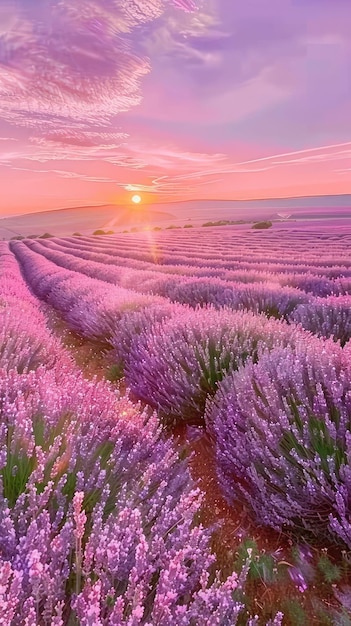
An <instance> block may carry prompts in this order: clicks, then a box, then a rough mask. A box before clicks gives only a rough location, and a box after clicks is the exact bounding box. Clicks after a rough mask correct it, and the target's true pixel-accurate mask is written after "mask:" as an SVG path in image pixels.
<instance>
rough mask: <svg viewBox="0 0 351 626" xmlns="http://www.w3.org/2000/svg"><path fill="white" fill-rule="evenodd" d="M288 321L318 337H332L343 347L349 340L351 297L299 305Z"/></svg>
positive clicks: (332, 298)
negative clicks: (299, 325)
mask: <svg viewBox="0 0 351 626" xmlns="http://www.w3.org/2000/svg"><path fill="white" fill-rule="evenodd" d="M290 319H291V320H292V321H293V322H296V323H298V324H301V325H302V326H303V328H305V329H306V330H309V331H311V332H313V333H314V334H316V335H318V336H320V337H325V338H328V337H332V338H333V339H334V340H335V341H339V342H340V344H341V345H342V346H344V345H345V344H346V343H347V342H348V341H349V340H350V339H351V297H350V296H329V297H327V298H314V299H313V300H312V301H311V302H310V303H309V304H301V305H299V306H298V307H296V308H295V309H294V311H293V312H292V313H291V316H290Z"/></svg>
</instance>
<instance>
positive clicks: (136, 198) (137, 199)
mask: <svg viewBox="0 0 351 626" xmlns="http://www.w3.org/2000/svg"><path fill="white" fill-rule="evenodd" d="M132 202H134V204H139V203H140V202H141V196H138V195H135V196H132Z"/></svg>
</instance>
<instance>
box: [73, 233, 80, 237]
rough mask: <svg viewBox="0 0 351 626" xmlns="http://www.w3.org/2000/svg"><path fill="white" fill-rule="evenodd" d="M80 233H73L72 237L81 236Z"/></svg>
mask: <svg viewBox="0 0 351 626" xmlns="http://www.w3.org/2000/svg"><path fill="white" fill-rule="evenodd" d="M81 236H82V233H73V235H72V237H81Z"/></svg>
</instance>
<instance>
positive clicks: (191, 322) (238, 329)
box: [125, 307, 309, 424]
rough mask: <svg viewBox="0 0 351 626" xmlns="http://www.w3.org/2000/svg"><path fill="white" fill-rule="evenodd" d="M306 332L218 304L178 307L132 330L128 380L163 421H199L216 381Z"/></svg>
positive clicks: (286, 344) (201, 418)
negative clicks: (217, 306)
mask: <svg viewBox="0 0 351 626" xmlns="http://www.w3.org/2000/svg"><path fill="white" fill-rule="evenodd" d="M308 337H309V335H308V334H306V333H305V332H304V331H302V330H300V329H299V328H298V327H296V326H295V325H290V326H289V325H288V324H286V323H284V322H281V321H278V320H274V319H268V318H267V317H266V316H264V315H260V316H259V315H254V314H253V313H251V312H236V311H232V310H231V309H228V308H225V307H223V308H222V309H220V310H216V309H215V308H213V307H207V308H198V309H195V310H193V309H189V310H184V312H183V313H181V312H179V313H178V314H176V315H170V316H169V317H168V318H167V319H163V320H161V322H159V323H157V324H154V325H153V327H152V328H151V329H150V327H149V326H146V328H145V330H144V331H142V332H140V334H139V335H137V336H136V338H135V340H134V341H133V342H132V343H131V345H130V350H129V354H128V355H126V357H127V358H126V361H125V376H126V381H127V384H128V386H130V388H131V389H132V391H133V392H134V393H135V394H136V395H137V396H138V397H139V398H141V399H143V400H144V401H146V402H147V403H148V404H150V405H151V406H153V407H155V408H157V409H158V411H159V414H160V415H161V417H162V419H163V420H164V422H165V423H173V422H175V421H180V422H188V423H193V424H202V423H203V416H204V410H205V404H206V399H207V398H208V396H211V395H213V394H214V393H215V392H216V389H217V385H218V383H219V382H220V381H221V380H222V378H223V377H224V376H225V375H226V374H227V373H228V372H231V371H233V370H236V369H237V368H238V367H239V366H240V365H241V364H242V363H243V362H245V361H246V359H248V358H251V359H253V360H256V359H257V358H258V357H259V355H260V353H261V352H262V351H263V350H267V349H269V348H270V349H272V348H273V347H276V346H288V345H292V344H294V343H296V342H298V341H305V340H307V339H308Z"/></svg>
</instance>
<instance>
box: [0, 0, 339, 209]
mask: <svg viewBox="0 0 351 626" xmlns="http://www.w3.org/2000/svg"><path fill="white" fill-rule="evenodd" d="M350 30H351V3H349V2H346V0H333V1H331V0H330V1H329V0H318V1H317V0H245V2H243V1H242V0H194V1H193V0H128V2H127V0H75V2H72V0H61V2H59V3H57V2H55V1H54V0H36V1H35V2H29V1H28V0H11V1H8V2H6V1H4V0H2V2H1V5H0V179H1V192H2V193H1V201H0V215H2V216H6V215H11V214H17V213H25V212H32V211H37V210H47V209H54V208H60V207H66V206H67V207H68V206H79V205H85V204H89V205H90V204H103V203H113V202H115V203H120V202H122V203H125V202H129V201H130V197H131V195H132V194H133V193H136V192H138V193H140V195H141V196H142V197H143V199H144V201H145V202H164V201H168V200H170V201H174V200H185V199H195V198H201V199H206V198H210V199H215V198H218V199H233V200H235V199H247V198H273V197H282V196H302V195H323V194H326V195H328V194H333V195H334V194H342V193H351V115H350V111H351V71H350V69H351V68H350V65H351V40H350V37H349V33H350Z"/></svg>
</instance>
